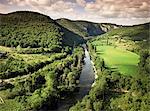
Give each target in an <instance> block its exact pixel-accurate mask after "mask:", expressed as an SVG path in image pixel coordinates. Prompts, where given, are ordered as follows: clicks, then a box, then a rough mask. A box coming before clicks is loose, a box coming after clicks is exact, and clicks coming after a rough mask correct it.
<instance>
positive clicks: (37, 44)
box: [0, 11, 84, 111]
mask: <svg viewBox="0 0 150 111" xmlns="http://www.w3.org/2000/svg"><path fill="white" fill-rule="evenodd" d="M0 20H1V22H0V45H1V46H0V64H1V65H0V110H2V111H10V110H11V111H24V110H25V111H28V110H39V109H41V108H42V107H46V108H47V109H54V108H56V107H57V103H58V100H60V99H61V98H63V97H66V96H67V94H70V93H72V92H74V91H75V90H76V86H77V85H78V83H79V77H80V73H81V69H82V62H83V61H82V60H83V57H84V52H83V49H82V48H81V47H78V45H79V43H83V42H84V40H83V38H81V37H80V36H78V35H76V34H74V33H73V32H71V31H69V30H67V29H65V28H63V27H61V26H60V25H59V24H57V23H56V22H55V21H54V20H52V19H50V18H49V17H48V16H45V15H41V14H39V13H35V12H26V11H25V12H14V13H10V14H6V15H0Z"/></svg>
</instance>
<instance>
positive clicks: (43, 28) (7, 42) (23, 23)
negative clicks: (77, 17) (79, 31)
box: [0, 11, 84, 51]
mask: <svg viewBox="0 0 150 111" xmlns="http://www.w3.org/2000/svg"><path fill="white" fill-rule="evenodd" d="M0 20H1V22H0V26H1V27H0V45H3V46H8V47H17V46H19V47H22V48H27V47H31V48H39V47H43V48H49V50H52V51H60V49H61V48H62V47H63V46H64V45H70V46H73V43H74V42H75V43H76V44H78V43H82V42H84V41H83V39H82V38H81V37H80V36H77V35H76V34H74V33H72V32H70V34H71V36H68V35H67V34H65V33H66V31H69V30H67V29H64V28H63V27H61V26H60V25H58V24H57V23H56V22H55V21H54V20H52V19H50V17H48V16H45V15H42V14H39V13H36V12H27V11H24V12H14V13H10V14H6V15H3V14H1V15H0ZM64 30H65V31H64ZM66 38H67V39H70V41H66V40H65V39H66Z"/></svg>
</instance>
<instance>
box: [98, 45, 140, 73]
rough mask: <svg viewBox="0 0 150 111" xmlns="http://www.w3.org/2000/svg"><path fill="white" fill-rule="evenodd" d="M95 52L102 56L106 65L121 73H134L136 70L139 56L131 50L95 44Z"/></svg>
mask: <svg viewBox="0 0 150 111" xmlns="http://www.w3.org/2000/svg"><path fill="white" fill-rule="evenodd" d="M96 49H97V50H96V51H97V54H98V55H99V56H100V57H102V58H103V59H104V61H105V63H106V65H107V66H108V67H110V68H112V70H117V71H119V72H120V73H121V74H125V75H135V74H136V73H137V71H138V68H137V66H138V62H139V56H138V55H137V54H135V53H133V52H130V51H127V50H123V49H119V48H115V47H113V46H97V47H96Z"/></svg>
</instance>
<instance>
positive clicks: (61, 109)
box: [52, 44, 95, 111]
mask: <svg viewBox="0 0 150 111" xmlns="http://www.w3.org/2000/svg"><path fill="white" fill-rule="evenodd" d="M83 48H84V51H85V57H84V63H85V64H84V65H83V68H82V72H81V75H80V79H79V81H80V83H79V91H78V92H77V93H74V94H73V95H72V96H69V97H68V98H66V99H64V100H61V101H60V102H59V103H58V108H57V109H56V110H52V111H68V110H69V108H70V107H71V106H72V105H74V104H75V103H76V102H77V101H80V100H82V98H83V97H84V96H85V95H87V94H88V93H89V91H90V89H91V86H92V84H93V82H94V80H95V77H94V70H93V65H92V63H91V60H90V55H89V52H88V50H87V48H86V45H85V44H84V45H83Z"/></svg>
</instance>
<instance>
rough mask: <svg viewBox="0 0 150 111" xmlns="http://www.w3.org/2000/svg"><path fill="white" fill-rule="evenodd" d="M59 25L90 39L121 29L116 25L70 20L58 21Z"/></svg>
mask: <svg viewBox="0 0 150 111" xmlns="http://www.w3.org/2000/svg"><path fill="white" fill-rule="evenodd" d="M56 22H57V23H59V24H60V25H61V26H63V27H65V28H67V29H68V30H70V31H72V32H74V33H76V34H78V35H80V36H83V37H89V36H97V35H100V34H104V33H105V32H108V31H109V30H111V29H114V28H117V27H120V26H118V25H115V24H108V23H101V24H100V23H93V22H88V21H78V20H77V21H72V20H69V19H64V18H62V19H57V20H56Z"/></svg>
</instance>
